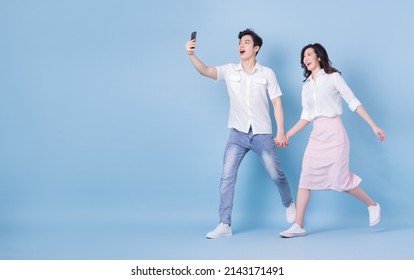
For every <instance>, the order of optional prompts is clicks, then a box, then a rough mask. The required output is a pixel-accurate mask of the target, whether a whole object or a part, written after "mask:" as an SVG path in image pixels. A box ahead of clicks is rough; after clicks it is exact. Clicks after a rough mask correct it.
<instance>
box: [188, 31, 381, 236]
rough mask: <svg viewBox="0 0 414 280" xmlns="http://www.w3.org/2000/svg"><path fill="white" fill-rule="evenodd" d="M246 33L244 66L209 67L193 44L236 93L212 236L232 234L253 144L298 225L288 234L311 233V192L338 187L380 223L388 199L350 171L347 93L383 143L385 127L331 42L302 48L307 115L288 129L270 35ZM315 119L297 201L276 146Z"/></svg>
mask: <svg viewBox="0 0 414 280" xmlns="http://www.w3.org/2000/svg"><path fill="white" fill-rule="evenodd" d="M238 38H239V47H238V51H239V54H240V60H241V61H240V63H238V64H225V65H221V66H215V67H214V66H207V65H206V64H204V62H203V61H201V60H200V59H199V58H198V57H197V56H196V54H195V49H196V45H197V43H196V40H195V39H193V40H190V41H188V42H187V43H186V45H185V48H186V51H187V53H188V56H189V58H190V60H191V62H192V64H193V65H194V67H195V68H196V69H197V71H198V72H199V73H200V74H201V75H204V76H206V77H209V78H212V79H214V80H224V81H225V82H226V86H227V91H228V95H229V99H230V112H229V120H228V127H229V128H230V134H229V138H228V140H227V145H226V148H225V151H224V159H223V171H222V176H221V183H220V206H219V216H220V223H219V224H218V226H217V227H216V228H215V229H214V230H212V231H210V232H208V233H207V236H206V237H207V238H209V239H213V238H220V237H229V236H231V235H232V230H231V214H232V208H233V197H234V190H235V185H236V178H237V171H238V168H239V166H240V163H241V161H242V160H243V158H244V156H245V155H246V153H247V152H248V151H250V150H252V151H253V152H255V153H256V154H257V155H258V156H259V158H260V160H261V162H262V163H263V166H264V167H265V169H266V171H267V173H268V174H269V176H270V178H271V179H272V180H273V182H274V183H275V185H276V187H277V189H278V191H279V194H280V197H281V200H282V203H283V206H284V207H285V208H286V220H287V222H288V223H291V224H293V225H292V226H291V227H290V228H289V229H287V230H286V231H283V232H281V233H280V236H282V237H297V236H303V235H305V234H306V231H305V227H304V217H305V211H306V207H307V205H308V202H309V199H310V191H311V190H336V191H341V192H346V193H348V194H350V195H352V196H354V197H356V198H357V199H359V200H361V201H362V202H363V203H365V204H366V206H367V207H368V214H369V226H375V225H376V224H378V222H379V221H380V217H381V208H380V205H379V204H378V203H377V202H376V201H374V200H373V199H371V198H370V197H369V196H368V195H367V194H366V193H365V192H364V191H363V190H362V189H361V188H360V187H359V184H360V182H361V178H360V177H358V176H357V175H355V174H354V173H352V172H351V171H349V141H348V136H347V134H346V131H345V129H344V126H343V125H342V122H341V117H340V116H341V114H342V105H341V99H342V98H343V99H344V100H345V102H347V103H348V106H349V108H350V109H351V110H352V111H356V112H357V113H358V114H359V115H360V116H361V117H362V118H363V119H364V120H365V121H366V122H367V123H368V124H369V125H370V126H371V128H372V130H373V132H374V134H375V135H376V136H377V137H378V139H379V140H380V141H384V140H385V133H384V131H383V130H382V129H380V128H379V127H378V126H377V125H376V124H375V123H374V121H373V120H372V119H371V117H370V116H369V114H368V113H367V112H366V111H365V109H364V108H363V107H362V105H361V103H360V102H359V100H358V99H357V98H356V97H355V96H354V94H353V92H352V91H351V90H350V88H349V87H348V86H347V84H346V83H345V81H344V79H343V78H342V77H341V75H340V72H339V71H338V70H336V69H335V68H333V67H332V66H331V61H330V60H329V57H328V54H327V52H326V50H325V48H324V47H323V46H322V45H320V44H318V43H316V44H310V45H307V46H305V47H304V48H303V49H302V52H301V65H302V68H304V76H305V80H304V84H303V88H302V107H303V109H302V114H301V117H300V120H299V121H298V122H297V123H296V124H295V125H294V126H293V127H292V128H291V129H290V130H289V131H287V132H286V133H285V128H284V114H283V106H282V100H281V96H282V91H281V89H280V87H279V83H278V81H277V79H276V76H275V74H274V72H273V70H272V69H270V68H268V67H265V66H263V65H261V64H259V62H258V61H257V60H256V56H257V54H258V52H259V51H260V48H261V46H262V44H263V40H262V39H261V38H260V37H259V36H258V35H257V34H256V33H255V32H254V31H253V30H251V29H246V30H243V31H241V32H240V33H239V35H238ZM268 99H270V100H271V103H272V105H273V108H274V110H273V111H274V117H275V120H276V126H277V133H276V137H275V138H273V137H272V123H271V119H270V114H269V104H268ZM310 122H313V130H312V132H311V135H310V137H309V142H308V145H307V148H306V151H305V154H304V157H303V163H302V172H301V175H300V181H299V188H298V193H297V198H296V207H295V203H294V201H293V198H292V194H291V190H290V186H289V183H288V180H287V178H286V176H285V174H284V172H283V170H282V168H281V166H280V163H279V159H278V156H277V154H276V149H275V144H276V145H277V146H278V147H279V148H285V147H287V146H288V144H289V141H290V138H291V137H292V136H294V135H295V134H296V133H298V132H300V131H301V130H302V129H304V128H305V127H306V126H307V125H308V124H309V123H310Z"/></svg>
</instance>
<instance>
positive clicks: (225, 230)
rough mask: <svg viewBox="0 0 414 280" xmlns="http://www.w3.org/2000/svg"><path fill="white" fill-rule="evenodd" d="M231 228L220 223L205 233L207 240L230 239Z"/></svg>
mask: <svg viewBox="0 0 414 280" xmlns="http://www.w3.org/2000/svg"><path fill="white" fill-rule="evenodd" d="M232 234H233V233H232V231H231V226H230V225H228V224H223V223H220V224H218V226H217V227H216V228H215V229H213V230H212V231H210V232H209V233H207V236H206V237H207V238H208V239H214V238H221V237H230V236H232Z"/></svg>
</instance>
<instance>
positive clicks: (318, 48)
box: [300, 43, 341, 81]
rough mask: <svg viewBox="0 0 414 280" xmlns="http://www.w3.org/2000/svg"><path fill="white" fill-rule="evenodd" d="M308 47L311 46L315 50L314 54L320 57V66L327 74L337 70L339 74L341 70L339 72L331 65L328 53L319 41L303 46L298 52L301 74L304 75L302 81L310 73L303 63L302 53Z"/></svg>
mask: <svg viewBox="0 0 414 280" xmlns="http://www.w3.org/2000/svg"><path fill="white" fill-rule="evenodd" d="M309 48H312V49H313V50H314V51H315V53H316V56H317V57H318V58H319V59H320V63H321V68H322V69H323V70H325V72H326V73H327V74H331V73H334V72H338V73H339V74H341V72H339V71H338V70H337V69H335V68H334V67H332V63H331V61H330V60H329V56H328V53H327V51H326V50H325V48H324V47H323V46H322V45H321V44H319V43H315V44H309V45H306V46H304V47H303V49H302V51H301V53H300V64H301V66H302V68H303V75H304V76H305V80H304V81H306V80H307V79H308V78H309V76H310V75H311V74H312V72H311V71H309V70H308V68H307V67H306V65H305V64H304V63H303V55H304V54H305V51H306V50H307V49H309Z"/></svg>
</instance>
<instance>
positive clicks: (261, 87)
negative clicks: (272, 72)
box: [254, 79, 267, 95]
mask: <svg viewBox="0 0 414 280" xmlns="http://www.w3.org/2000/svg"><path fill="white" fill-rule="evenodd" d="M266 91H267V81H266V80H265V79H254V93H255V94H258V95H264V94H266Z"/></svg>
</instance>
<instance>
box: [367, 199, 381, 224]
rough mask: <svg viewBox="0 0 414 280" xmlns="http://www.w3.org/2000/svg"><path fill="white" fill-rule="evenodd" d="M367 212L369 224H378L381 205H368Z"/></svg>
mask: <svg viewBox="0 0 414 280" xmlns="http://www.w3.org/2000/svg"><path fill="white" fill-rule="evenodd" d="M368 213H369V226H370V227H373V226H375V225H376V224H378V223H379V222H380V220H381V206H380V205H379V204H378V202H377V205H373V206H368Z"/></svg>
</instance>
